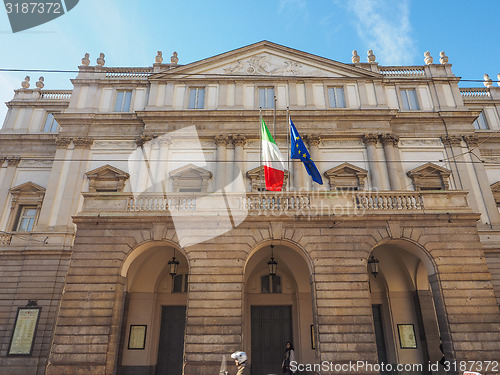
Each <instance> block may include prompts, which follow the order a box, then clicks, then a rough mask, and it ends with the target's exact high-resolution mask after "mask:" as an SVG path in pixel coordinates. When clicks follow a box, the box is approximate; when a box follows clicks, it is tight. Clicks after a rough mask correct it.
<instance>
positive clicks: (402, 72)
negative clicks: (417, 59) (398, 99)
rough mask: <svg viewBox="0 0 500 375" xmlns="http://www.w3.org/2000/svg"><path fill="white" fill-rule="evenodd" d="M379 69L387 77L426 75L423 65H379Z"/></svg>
mask: <svg viewBox="0 0 500 375" xmlns="http://www.w3.org/2000/svg"><path fill="white" fill-rule="evenodd" d="M379 71H380V74H382V75H383V76H385V77H425V68H424V67H423V66H379Z"/></svg>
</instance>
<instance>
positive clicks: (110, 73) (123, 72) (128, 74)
mask: <svg viewBox="0 0 500 375" xmlns="http://www.w3.org/2000/svg"><path fill="white" fill-rule="evenodd" d="M105 70H106V78H128V79H130V78H146V77H148V76H150V75H151V74H153V70H152V68H149V67H148V68H105Z"/></svg>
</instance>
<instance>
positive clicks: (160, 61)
mask: <svg viewBox="0 0 500 375" xmlns="http://www.w3.org/2000/svg"><path fill="white" fill-rule="evenodd" d="M162 62H163V57H162V53H161V51H158V54H157V55H156V57H155V63H156V64H161V63H162Z"/></svg>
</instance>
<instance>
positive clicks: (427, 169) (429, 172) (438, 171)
mask: <svg viewBox="0 0 500 375" xmlns="http://www.w3.org/2000/svg"><path fill="white" fill-rule="evenodd" d="M450 174H451V171H450V170H449V169H446V168H443V167H440V166H439V165H437V164H434V163H430V162H429V163H425V164H424V165H421V166H419V167H417V168H414V169H412V170H411V171H408V173H407V175H408V177H412V176H417V175H425V176H436V175H439V176H441V175H444V176H446V177H447V176H449V175H450Z"/></svg>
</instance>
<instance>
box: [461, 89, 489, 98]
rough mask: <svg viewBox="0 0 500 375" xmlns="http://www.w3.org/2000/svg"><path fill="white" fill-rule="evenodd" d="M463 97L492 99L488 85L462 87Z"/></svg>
mask: <svg viewBox="0 0 500 375" xmlns="http://www.w3.org/2000/svg"><path fill="white" fill-rule="evenodd" d="M460 94H462V98H463V99H465V100H467V99H490V98H491V94H490V92H489V90H488V89H487V88H486V87H473V88H462V89H460Z"/></svg>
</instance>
